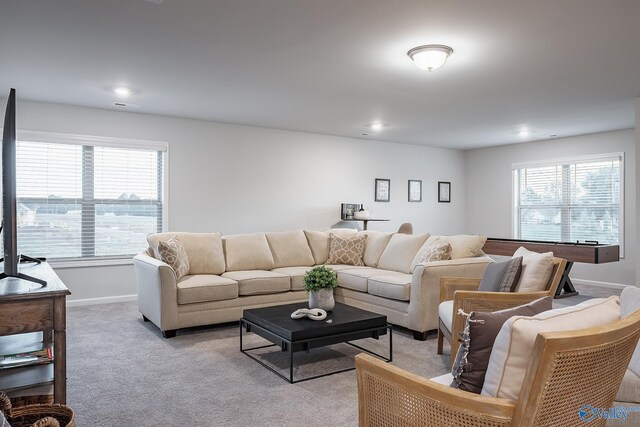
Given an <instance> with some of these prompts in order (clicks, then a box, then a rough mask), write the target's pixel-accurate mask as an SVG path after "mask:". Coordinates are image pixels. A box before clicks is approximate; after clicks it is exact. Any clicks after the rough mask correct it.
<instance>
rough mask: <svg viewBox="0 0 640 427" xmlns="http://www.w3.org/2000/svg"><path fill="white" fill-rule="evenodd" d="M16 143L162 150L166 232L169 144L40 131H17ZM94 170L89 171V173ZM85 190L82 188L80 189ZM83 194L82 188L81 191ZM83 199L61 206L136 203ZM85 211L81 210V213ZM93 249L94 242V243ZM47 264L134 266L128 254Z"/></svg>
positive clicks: (163, 209) (165, 224)
mask: <svg viewBox="0 0 640 427" xmlns="http://www.w3.org/2000/svg"><path fill="white" fill-rule="evenodd" d="M16 134H17V135H16V140H17V141H18V142H19V141H33V142H41V143H52V144H70V145H81V146H83V151H84V150H85V149H87V148H86V147H96V146H102V147H110V148H125V149H126V148H129V149H142V150H149V151H161V152H163V153H164V156H163V161H162V201H161V202H157V203H156V205H158V204H159V205H161V208H162V209H161V212H162V221H161V222H160V224H159V225H160V226H161V231H166V230H167V226H168V224H169V209H168V205H169V143H168V142H165V141H152V140H142V139H131V138H115V137H105V136H94V135H79V134H66V133H56V132H43V131H31V130H18V131H17V132H16ZM94 172H95V171H93V172H92V174H93V173H94ZM82 178H83V179H82V180H83V182H84V178H85V177H84V174H83V177H82ZM83 187H84V186H83ZM83 194H84V188H83ZM19 199H20V200H24V201H28V202H44V203H50V202H51V200H49V199H47V198H44V199H43V198H38V197H19ZM84 199H85V197H81V198H79V199H73V198H69V199H66V198H65V199H60V202H61V203H62V202H64V203H75V204H81V205H83V206H84V205H85V204H91V205H93V206H94V208H95V206H96V205H98V204H100V203H103V202H109V203H110V204H118V203H123V204H124V203H126V204H136V201H131V200H128V201H126V202H124V201H122V202H120V201H118V200H114V199H102V198H101V199H95V198H91V203H88V202H86V201H85V200H84ZM140 204H145V205H149V202H148V201H145V202H143V201H141V202H140ZM83 212H84V210H83ZM81 227H84V223H83V222H81ZM81 239H82V242H83V244H82V246H81V248H80V249H81V251H82V250H84V241H85V240H84V239H85V236H84V235H83V234H82V233H81ZM94 249H95V242H94ZM49 263H50V264H51V266H52V267H58V268H73V267H89V266H110V265H128V264H132V263H133V257H131V256H129V255H110V256H88V257H82V256H81V257H76V258H66V259H55V258H52V259H51V260H50V261H49Z"/></svg>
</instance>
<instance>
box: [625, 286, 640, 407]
mask: <svg viewBox="0 0 640 427" xmlns="http://www.w3.org/2000/svg"><path fill="white" fill-rule="evenodd" d="M636 310H640V288H637V287H635V286H627V287H626V288H624V289H623V290H622V294H621V295H620V317H627V316H628V315H630V314H631V313H633V312H634V311H636ZM629 369H630V370H631V372H633V373H634V374H636V375H637V376H639V377H640V344H638V346H637V347H636V351H635V352H634V353H633V356H631V362H629ZM639 393H640V391H639ZM634 402H640V400H634Z"/></svg>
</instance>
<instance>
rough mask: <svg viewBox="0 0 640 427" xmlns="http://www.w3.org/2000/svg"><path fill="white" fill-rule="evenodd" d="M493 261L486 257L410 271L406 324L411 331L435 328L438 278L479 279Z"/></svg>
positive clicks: (465, 259)
mask: <svg viewBox="0 0 640 427" xmlns="http://www.w3.org/2000/svg"><path fill="white" fill-rule="evenodd" d="M490 262H493V260H492V259H491V258H489V257H487V256H481V257H475V258H464V259H456V260H448V261H435V262H427V263H420V264H418V265H417V266H416V268H415V269H414V270H413V275H412V278H411V295H410V298H409V310H408V318H407V324H408V327H409V329H412V330H414V331H420V332H424V331H429V330H434V329H437V328H438V305H439V304H440V279H441V278H442V277H463V278H472V279H480V278H481V277H482V275H483V274H484V270H485V269H486V268H487V265H488V264H489V263H490Z"/></svg>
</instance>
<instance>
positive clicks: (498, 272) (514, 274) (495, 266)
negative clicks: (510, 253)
mask: <svg viewBox="0 0 640 427" xmlns="http://www.w3.org/2000/svg"><path fill="white" fill-rule="evenodd" d="M521 272H522V257H521V256H519V257H516V258H511V259H508V260H506V261H501V262H492V263H490V264H489V265H487V269H486V270H485V271H484V274H483V275H482V279H481V280H480V286H478V291H480V292H511V291H512V290H513V289H514V288H515V286H516V285H517V283H518V279H519V278H520V273H521Z"/></svg>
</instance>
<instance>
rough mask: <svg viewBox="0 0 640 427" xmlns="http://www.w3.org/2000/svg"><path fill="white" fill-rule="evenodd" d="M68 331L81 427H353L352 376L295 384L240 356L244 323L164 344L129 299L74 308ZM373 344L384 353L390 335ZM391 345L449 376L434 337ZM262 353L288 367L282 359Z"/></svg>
mask: <svg viewBox="0 0 640 427" xmlns="http://www.w3.org/2000/svg"><path fill="white" fill-rule="evenodd" d="M67 325H68V326H67V340H68V404H69V405H70V406H71V407H72V408H73V409H74V410H75V411H76V414H77V417H78V426H80V427H82V426H89V425H99V426H119V427H126V426H132V427H142V426H304V425H318V424H324V425H334V426H355V425H357V389H356V378H355V371H350V372H345V373H341V374H336V375H332V376H328V377H324V378H319V379H315V380H311V381H306V382H301V383H298V384H293V385H292V384H289V383H287V382H286V381H284V380H283V379H281V378H279V377H278V376H276V375H275V374H274V373H272V372H270V371H269V370H267V369H265V368H264V367H263V366H261V365H260V364H258V363H257V362H255V361H253V360H251V359H250V358H249V357H247V356H245V355H244V354H242V353H240V351H239V338H238V334H239V328H238V326H225V327H218V328H199V329H195V330H189V331H186V332H182V333H180V332H179V334H178V336H177V337H175V338H172V339H168V340H167V339H164V338H162V336H161V334H160V331H159V330H158V329H157V328H156V327H155V326H153V325H152V324H151V323H144V322H143V321H142V317H141V316H140V315H139V314H138V311H137V305H136V303H133V302H132V303H118V304H104V305H95V306H87V307H72V308H70V309H69V310H68V319H67ZM250 337H251V336H250ZM252 337H253V338H252V339H250V341H251V344H266V341H263V340H262V339H261V338H258V337H255V336H254V335H252ZM367 341H368V342H367V343H362V344H363V345H366V344H368V345H377V346H378V347H379V350H386V348H387V338H386V337H383V338H382V339H381V342H376V341H375V340H367ZM393 344H394V355H393V356H394V361H393V362H392V363H393V364H394V365H396V366H400V367H402V368H405V369H407V370H409V371H412V372H415V373H417V374H419V375H422V376H425V377H433V376H437V375H440V374H443V373H445V372H446V371H447V360H448V347H447V348H446V349H445V353H447V354H445V355H443V356H438V355H437V354H436V352H435V348H436V342H435V337H434V336H432V337H430V339H429V340H427V341H426V342H420V341H415V340H413V338H412V337H411V335H410V334H409V333H408V332H407V331H406V330H398V331H395V332H394V335H393ZM274 350H275V349H274ZM274 350H272V351H274ZM355 353H356V351H354V350H353V348H352V347H350V346H347V345H344V344H340V345H337V346H332V347H331V348H328V349H318V350H312V351H311V352H310V353H308V354H305V353H299V354H297V355H296V360H297V361H299V362H300V363H301V364H302V365H301V367H300V368H299V369H298V370H297V371H296V375H297V376H298V375H302V376H306V375H309V374H314V373H321V372H325V371H327V370H330V369H335V368H337V367H344V366H345V364H350V363H352V358H351V357H350V356H351V355H353V354H355ZM344 354H346V356H345V355H344ZM263 357H264V359H265V360H266V361H267V363H270V364H272V366H274V367H275V368H276V369H279V370H283V371H284V370H286V363H284V362H285V359H284V358H283V357H282V354H280V353H277V352H276V353H269V354H265V355H264V356H263Z"/></svg>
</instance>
